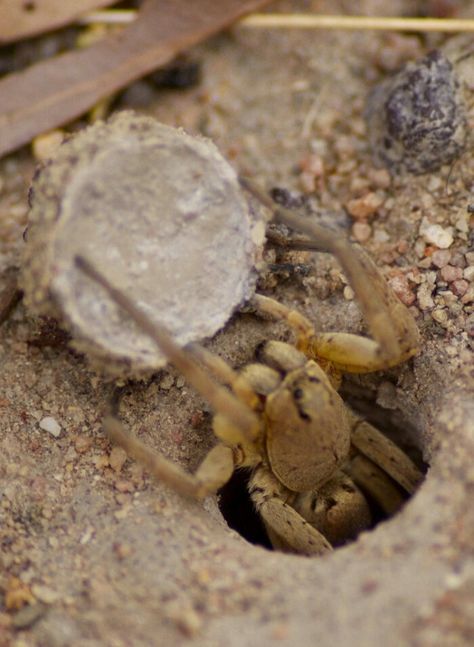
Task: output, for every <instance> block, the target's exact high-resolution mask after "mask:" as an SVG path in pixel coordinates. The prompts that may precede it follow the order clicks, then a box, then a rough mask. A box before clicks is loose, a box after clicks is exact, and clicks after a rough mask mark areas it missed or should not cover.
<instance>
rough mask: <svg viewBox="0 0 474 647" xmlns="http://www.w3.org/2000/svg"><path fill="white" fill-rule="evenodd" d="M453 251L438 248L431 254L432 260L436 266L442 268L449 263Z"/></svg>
mask: <svg viewBox="0 0 474 647" xmlns="http://www.w3.org/2000/svg"><path fill="white" fill-rule="evenodd" d="M450 258H451V252H449V251H448V250H447V249H437V250H436V251H435V252H433V253H432V255H431V262H432V263H433V265H434V266H435V267H438V268H440V269H441V268H442V267H444V266H445V265H447V264H448V263H449V259H450Z"/></svg>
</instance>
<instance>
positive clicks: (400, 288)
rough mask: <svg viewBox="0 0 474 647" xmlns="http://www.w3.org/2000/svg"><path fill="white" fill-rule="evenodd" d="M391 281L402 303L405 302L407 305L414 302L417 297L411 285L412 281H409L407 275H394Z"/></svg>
mask: <svg viewBox="0 0 474 647" xmlns="http://www.w3.org/2000/svg"><path fill="white" fill-rule="evenodd" d="M389 283H390V286H391V288H392V290H393V291H394V292H395V294H396V295H397V297H398V298H399V299H400V301H401V302H402V303H404V304H405V305H406V306H411V305H412V304H413V302H414V301H415V298H416V297H415V294H414V293H413V290H412V289H411V287H410V283H409V282H408V280H407V278H406V276H404V275H403V274H401V275H399V276H394V277H393V278H391V279H390V280H389Z"/></svg>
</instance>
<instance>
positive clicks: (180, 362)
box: [76, 256, 260, 443]
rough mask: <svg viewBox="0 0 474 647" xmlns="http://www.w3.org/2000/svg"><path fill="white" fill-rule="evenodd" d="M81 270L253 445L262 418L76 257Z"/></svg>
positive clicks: (243, 440) (95, 269) (86, 262)
mask: <svg viewBox="0 0 474 647" xmlns="http://www.w3.org/2000/svg"><path fill="white" fill-rule="evenodd" d="M76 264H77V266H78V267H79V268H80V269H81V270H82V271H83V272H84V274H86V275H87V276H88V277H89V278H90V279H92V280H94V281H95V282H96V283H98V284H99V285H101V286H102V287H103V288H104V289H105V291H106V292H107V293H108V294H109V296H110V297H111V298H112V299H113V300H114V301H115V302H116V303H117V304H118V305H119V306H120V307H121V308H123V309H124V310H125V312H127V314H128V315H129V316H130V318H131V319H133V321H135V323H136V324H137V326H138V327H139V328H140V329H141V330H142V331H143V332H144V333H146V334H147V335H148V336H149V337H150V338H151V339H153V341H154V342H155V343H156V345H157V346H158V347H159V348H160V350H161V351H162V353H163V354H164V355H165V356H166V357H167V359H168V360H169V361H170V362H171V363H172V364H173V365H174V366H175V367H176V368H177V369H178V370H180V371H181V373H182V374H183V375H184V377H185V378H186V379H187V380H188V382H189V383H190V384H191V385H192V386H193V387H194V388H195V389H196V391H198V393H200V394H201V395H202V396H203V397H204V398H206V400H207V401H208V402H209V403H210V404H211V406H212V407H213V408H214V410H215V411H216V412H217V413H218V414H220V415H221V416H222V417H224V418H225V419H226V420H228V421H229V423H231V425H232V427H233V430H234V433H237V434H238V435H239V440H241V441H242V442H243V443H249V442H252V441H253V440H255V438H257V436H258V435H259V432H260V421H259V418H258V416H257V415H256V414H255V413H254V412H253V411H252V410H251V409H250V408H249V407H248V406H247V405H246V404H245V403H243V402H241V401H240V400H239V399H238V398H237V397H236V396H235V395H233V394H232V393H229V391H228V390H227V389H225V388H224V387H223V386H221V385H218V384H216V383H215V382H213V380H212V379H211V378H210V377H209V375H208V374H207V373H206V372H205V371H204V370H203V369H202V368H201V366H200V365H199V364H198V362H197V361H196V359H195V358H194V357H193V356H192V354H190V353H188V352H187V351H185V350H183V349H182V348H180V347H179V346H178V345H177V344H176V342H175V341H174V340H173V338H172V337H171V335H170V334H169V333H168V331H167V330H166V329H165V328H164V327H163V326H162V325H160V324H158V323H155V322H154V321H152V320H151V319H150V318H149V317H148V316H147V315H146V314H145V313H144V312H142V311H141V310H140V309H139V308H138V307H137V306H136V305H135V304H134V302H133V301H132V299H130V298H129V297H128V296H127V295H126V294H125V293H123V292H122V291H120V290H119V289H117V288H116V287H114V286H113V285H112V284H111V283H110V282H109V281H108V280H107V278H106V277H105V276H104V274H103V273H102V272H100V271H99V270H98V269H97V267H96V266H95V265H94V264H92V263H91V262H90V261H88V260H86V259H85V258H83V257H79V256H78V257H76Z"/></svg>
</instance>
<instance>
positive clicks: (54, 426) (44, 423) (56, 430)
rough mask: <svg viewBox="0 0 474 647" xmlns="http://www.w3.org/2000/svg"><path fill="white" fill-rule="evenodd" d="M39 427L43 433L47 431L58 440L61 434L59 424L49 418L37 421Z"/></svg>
mask: <svg viewBox="0 0 474 647" xmlns="http://www.w3.org/2000/svg"><path fill="white" fill-rule="evenodd" d="M39 426H40V429H42V430H43V431H47V432H48V433H50V434H51V435H52V436H54V437H55V438H58V437H59V436H60V434H61V427H60V425H59V423H58V422H57V420H55V419H54V418H52V417H51V416H45V417H44V418H42V419H41V420H40V421H39Z"/></svg>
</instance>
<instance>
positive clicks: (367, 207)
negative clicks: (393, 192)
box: [346, 191, 384, 220]
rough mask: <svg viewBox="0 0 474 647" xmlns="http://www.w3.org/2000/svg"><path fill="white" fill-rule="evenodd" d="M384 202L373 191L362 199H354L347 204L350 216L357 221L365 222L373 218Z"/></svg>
mask: <svg viewBox="0 0 474 647" xmlns="http://www.w3.org/2000/svg"><path fill="white" fill-rule="evenodd" d="M383 202H384V199H383V198H382V197H381V196H379V195H377V193H374V192H373V191H371V192H370V193H366V194H365V195H364V196H363V197H362V198H354V199H353V200H349V202H347V204H346V209H347V211H348V212H349V215H350V216H352V218H355V219H356V220H364V219H365V218H370V217H371V216H373V215H374V214H375V213H376V212H377V209H379V208H380V207H381V206H382V204H383Z"/></svg>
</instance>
